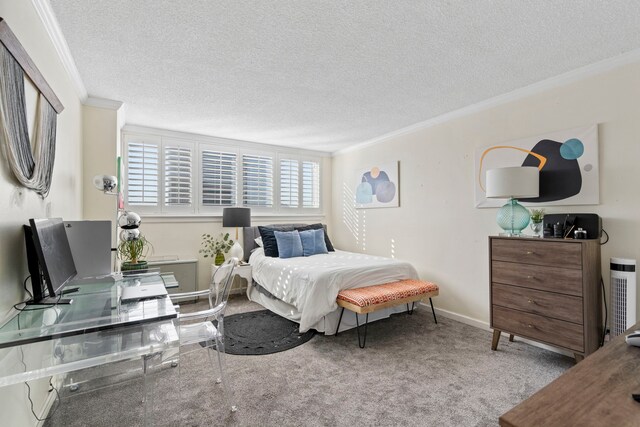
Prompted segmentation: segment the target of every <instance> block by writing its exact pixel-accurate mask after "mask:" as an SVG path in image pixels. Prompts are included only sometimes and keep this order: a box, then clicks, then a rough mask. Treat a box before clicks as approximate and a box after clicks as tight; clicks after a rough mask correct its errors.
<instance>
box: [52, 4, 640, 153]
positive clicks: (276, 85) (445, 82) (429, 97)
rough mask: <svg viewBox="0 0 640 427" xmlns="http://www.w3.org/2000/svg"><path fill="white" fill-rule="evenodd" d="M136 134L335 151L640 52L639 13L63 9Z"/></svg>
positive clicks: (91, 87) (74, 38) (343, 7)
mask: <svg viewBox="0 0 640 427" xmlns="http://www.w3.org/2000/svg"><path fill="white" fill-rule="evenodd" d="M51 5H52V8H53V10H54V12H55V14H56V17H57V18H58V21H59V23H60V27H61V29H62V32H63V34H64V36H65V38H66V40H67V42H68V44H69V47H70V50H71V53H72V55H73V57H74V59H75V61H76V64H77V66H78V69H79V72H80V75H81V76H82V79H83V81H84V84H85V86H86V88H87V91H88V92H89V94H90V95H91V96H94V97H100V98H108V99H114V100H119V101H123V102H125V104H126V105H127V117H126V120H127V123H130V124H138V125H145V126H153V127H159V128H165V129H172V130H179V131H186V132H194V133H200V134H205V135H214V136H219V137H225V138H234V139H240V140H247V141H255V142H264V143H269V144H277V145H286V146H296V147H304V148H309V149H316V150H323V151H335V150H339V149H341V148H345V147H348V146H350V145H354V144H358V143H361V142H363V141H367V140H369V139H372V138H375V137H378V136H380V135H383V134H386V133H388V132H392V131H394V130H398V129H401V128H403V127H406V126H409V125H412V124H415V123H418V122H421V121H424V120H427V119H430V118H433V117H436V116H438V115H440V114H443V113H446V112H449V111H453V110H456V109H458V108H462V107H464V106H467V105H470V104H473V103H476V102H479V101H483V100H486V99H488V98H491V97H494V96H497V95H500V94H504V93H507V92H510V91H512V90H514V89H518V88H521V87H523V86H526V85H529V84H532V83H535V82H538V81H541V80H544V79H546V78H549V77H553V76H556V75H559V74H562V73H564V72H567V71H571V70H574V69H576V68H579V67H582V66H585V65H588V64H592V63H594V62H597V61H600V60H603V59H607V58H610V57H613V56H616V55H619V54H621V53H624V52H627V51H630V50H635V49H637V48H639V47H640V2H637V1H601V0H565V1H557V0H553V1H540V0H538V1H513V0H502V1H500V0H494V1H488V0H476V1H462V0H459V1H455V0H449V1H444V0H443V1H417V0H416V1H405V0H393V1H392V0H389V1H372V0H349V1H342V0H335V1H300V0H297V1H296V0H289V1H261V0H256V1H241V0H228V1H204V0H201V1H195V0H192V1H186V0H173V1H157V0H136V1H131V0H51Z"/></svg>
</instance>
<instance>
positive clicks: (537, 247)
mask: <svg viewBox="0 0 640 427" xmlns="http://www.w3.org/2000/svg"><path fill="white" fill-rule="evenodd" d="M491 258H492V260H494V261H496V260H497V261H509V262H518V263H525V264H535V265H544V266H556V267H563V268H575V269H581V268H582V246H581V245H580V244H579V243H575V244H572V243H561V242H549V241H547V242H540V241H535V240H526V239H492V240H491Z"/></svg>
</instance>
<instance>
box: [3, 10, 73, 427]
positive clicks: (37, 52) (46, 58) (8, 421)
mask: <svg viewBox="0 0 640 427" xmlns="http://www.w3.org/2000/svg"><path fill="white" fill-rule="evenodd" d="M0 16H1V17H2V18H3V19H4V20H5V21H6V22H7V24H9V27H10V28H11V30H12V31H13V32H14V34H15V35H16V36H17V38H18V40H19V41H20V43H22V45H23V46H24V48H25V49H26V51H27V53H29V55H30V56H31V59H33V61H34V62H35V64H36V66H37V67H38V68H39V69H40V71H41V72H42V74H43V75H44V77H45V79H46V80H47V82H48V83H49V85H50V86H51V87H52V88H53V90H54V92H55V93H56V95H57V96H58V98H60V100H61V101H62V104H63V105H64V107H65V109H64V111H63V112H62V113H61V114H60V115H59V116H58V132H57V138H56V139H57V146H56V161H55V168H54V171H53V185H52V187H51V192H50V193H49V196H48V197H47V198H46V199H44V200H43V199H41V198H40V197H39V196H38V195H37V194H35V193H34V192H32V191H29V190H26V189H24V188H22V187H19V186H18V185H17V184H16V182H15V180H14V179H13V177H12V176H11V173H10V171H9V168H8V165H7V161H6V159H5V158H4V157H0V318H5V317H6V316H7V315H9V314H10V313H11V306H12V305H13V304H15V303H17V302H19V301H22V300H24V299H25V297H26V295H25V293H24V292H23V290H22V281H23V280H24V279H25V277H27V275H28V274H29V273H28V272H27V266H26V255H25V250H24V237H23V232H22V224H25V223H27V222H28V219H29V218H33V217H45V216H49V217H63V218H65V219H69V220H74V219H82V192H81V188H82V145H81V140H82V129H81V114H82V111H81V106H80V100H79V99H78V97H77V96H76V94H75V92H74V89H73V86H72V84H71V81H70V80H69V77H68V76H67V73H66V72H65V70H64V68H63V66H62V64H61V63H60V61H59V59H58V56H57V54H56V51H55V49H54V47H53V45H52V44H51V42H50V39H49V37H48V35H47V33H46V31H45V29H44V27H43V25H42V23H41V21H40V19H39V18H38V16H37V14H36V12H35V10H34V8H33V6H32V3H31V2H30V1H1V2H0ZM31 99H32V100H33V97H31ZM33 107H34V105H33V103H32V102H31V103H30V105H29V108H30V109H32V108H33ZM0 357H1V356H0ZM8 357H11V356H8ZM1 363H9V362H8V360H6V359H5V360H0V364H1ZM31 386H32V394H31V396H32V398H33V399H34V404H35V410H36V413H39V411H40V410H41V408H42V405H43V401H44V397H45V396H46V395H47V393H46V389H47V386H46V382H32V383H31ZM26 396H27V395H26V387H25V386H24V385H22V384H20V385H17V386H13V387H3V388H0V413H1V414H2V422H1V424H2V425H8V426H9V425H11V426H26V425H35V419H34V418H33V416H32V415H31V412H30V410H29V403H28V401H27V397H26Z"/></svg>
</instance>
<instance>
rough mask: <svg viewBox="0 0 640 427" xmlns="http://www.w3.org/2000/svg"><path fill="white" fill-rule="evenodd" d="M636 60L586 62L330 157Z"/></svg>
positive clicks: (638, 57)
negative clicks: (581, 65)
mask: <svg viewBox="0 0 640 427" xmlns="http://www.w3.org/2000/svg"><path fill="white" fill-rule="evenodd" d="M634 63H640V49H635V50H631V51H629V52H626V53H623V54H621V55H618V56H614V57H613V58H609V59H605V60H603V61H599V62H595V63H593V64H590V65H586V66H584V67H581V68H577V69H575V70H572V71H569V72H567V73H563V74H560V75H558V76H555V77H550V78H548V79H545V80H542V81H539V82H537V83H533V84H530V85H528V86H525V87H522V88H520V89H516V90H513V91H511V92H508V93H505V94H502V95H498V96H494V97H493V98H489V99H487V100H485V101H481V102H478V103H475V104H471V105H468V106H466V107H463V108H460V109H458V110H454V111H451V112H448V113H444V114H441V115H439V116H436V117H433V118H431V119H428V120H425V121H423V122H419V123H416V124H414V125H410V126H407V127H404V128H401V129H398V130H395V131H393V132H389V133H386V134H384V135H381V136H378V137H376V138H373V139H370V140H367V141H363V142H361V143H358V144H355V145H352V146H351V147H347V148H343V149H341V150H338V151H334V152H333V153H331V156H332V157H334V156H338V155H341V154H345V153H349V152H352V151H357V150H361V149H363V148H365V147H370V146H372V145H377V144H380V143H382V142H385V141H388V140H390V139H392V138H397V137H399V136H401V135H406V134H408V133H412V132H416V131H419V130H422V129H427V128H430V127H433V126H436V125H439V124H441V123H445V122H448V121H450V120H454V119H458V118H461V117H465V116H469V115H471V114H474V113H478V112H480V111H484V110H489V109H491V108H494V107H498V106H500V105H504V104H507V103H509V102H513V101H517V100H520V99H523V98H527V97H530V96H533V95H537V94H539V93H542V92H545V91H548V90H550V89H555V88H557V87H561V86H565V85H568V84H571V83H574V82H578V81H580V80H585V79H587V78H589V77H593V76H597V75H600V74H604V73H606V72H608V71H612V70H615V69H617V68H620V67H623V66H625V65H629V64H634Z"/></svg>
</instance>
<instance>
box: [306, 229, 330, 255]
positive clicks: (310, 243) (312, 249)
mask: <svg viewBox="0 0 640 427" xmlns="http://www.w3.org/2000/svg"><path fill="white" fill-rule="evenodd" d="M299 233H300V241H301V242H302V255H303V256H310V255H317V254H326V253H329V251H327V245H326V244H325V242H324V229H319V230H305V231H300V232H299Z"/></svg>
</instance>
